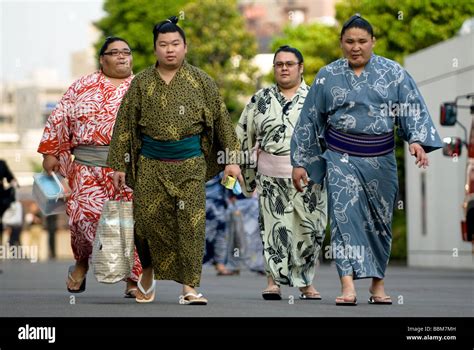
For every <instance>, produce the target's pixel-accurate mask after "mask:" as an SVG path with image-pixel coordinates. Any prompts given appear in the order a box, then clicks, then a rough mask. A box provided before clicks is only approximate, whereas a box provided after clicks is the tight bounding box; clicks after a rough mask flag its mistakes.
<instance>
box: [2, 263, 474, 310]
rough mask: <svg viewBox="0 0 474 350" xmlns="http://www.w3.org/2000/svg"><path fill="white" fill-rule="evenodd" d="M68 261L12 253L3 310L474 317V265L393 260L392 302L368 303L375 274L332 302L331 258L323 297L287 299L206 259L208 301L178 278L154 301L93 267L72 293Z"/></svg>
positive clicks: (321, 275)
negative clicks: (270, 297)
mask: <svg viewBox="0 0 474 350" xmlns="http://www.w3.org/2000/svg"><path fill="white" fill-rule="evenodd" d="M68 265H69V263H68V262H65V261H50V262H46V263H30V262H28V261H24V260H9V261H3V262H1V263H0V268H1V269H2V270H3V273H2V274H0V317H50V316H53V317H60V316H67V317H69V316H73V317H77V316H87V317H96V316H101V317H123V316H140V317H148V316H150V317H387V316H390V317H473V316H474V302H473V295H474V279H473V277H474V272H473V271H467V270H439V269H421V268H407V267H403V266H390V267H389V268H388V270H387V278H386V288H387V292H388V293H389V294H390V295H391V296H392V299H393V300H394V305H392V306H376V305H368V304H367V297H368V287H369V283H370V280H360V281H357V282H356V287H357V291H358V298H359V305H358V306H356V307H341V306H336V305H335V304H334V298H335V297H336V295H338V292H339V280H338V278H337V273H336V269H335V267H334V266H330V265H322V266H320V267H319V268H318V275H317V278H316V285H317V288H318V290H319V291H320V292H321V295H322V297H323V300H321V301H305V300H299V299H298V290H297V289H296V288H289V287H283V289H282V292H283V296H284V298H283V300H281V301H265V300H263V299H262V297H261V294H260V293H261V290H262V289H263V287H264V286H265V278H264V277H262V276H259V275H257V274H254V273H252V272H248V271H244V272H242V273H241V275H240V276H219V277H218V276H216V275H215V271H214V270H213V269H212V268H210V267H204V270H203V277H202V283H201V285H202V287H201V288H200V291H201V292H202V293H203V294H204V295H205V296H206V297H207V298H208V299H209V305H207V306H204V307H203V306H185V305H180V304H179V303H178V296H179V294H180V292H181V288H180V285H178V284H177V283H175V282H170V281H158V282H157V296H156V299H155V302H154V303H153V304H146V305H140V304H137V303H136V302H135V301H134V300H133V299H125V298H123V297H122V294H123V290H124V284H122V283H120V284H114V285H104V284H100V283H97V282H96V281H95V279H94V277H93V275H92V273H91V272H89V275H88V278H87V290H86V292H85V293H82V294H75V295H74V296H73V295H72V294H68V293H67V291H66V288H65V276H66V271H67V267H68Z"/></svg>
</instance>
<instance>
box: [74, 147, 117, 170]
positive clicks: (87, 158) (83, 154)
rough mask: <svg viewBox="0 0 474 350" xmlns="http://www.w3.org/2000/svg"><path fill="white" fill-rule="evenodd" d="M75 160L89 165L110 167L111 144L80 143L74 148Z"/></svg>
mask: <svg viewBox="0 0 474 350" xmlns="http://www.w3.org/2000/svg"><path fill="white" fill-rule="evenodd" d="M72 154H74V161H75V162H76V163H80V164H84V165H87V166H100V167H102V168H108V165H107V156H108V155H109V146H108V145H105V146H100V145H78V146H76V147H74V149H73V150H72Z"/></svg>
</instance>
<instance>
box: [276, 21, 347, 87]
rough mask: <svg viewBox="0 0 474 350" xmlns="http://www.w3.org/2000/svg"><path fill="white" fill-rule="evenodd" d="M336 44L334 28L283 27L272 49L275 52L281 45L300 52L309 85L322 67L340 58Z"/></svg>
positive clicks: (323, 26) (337, 36)
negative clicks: (281, 33)
mask: <svg viewBox="0 0 474 350" xmlns="http://www.w3.org/2000/svg"><path fill="white" fill-rule="evenodd" d="M338 42H339V34H338V31H337V28H336V27H330V26H327V25H324V24H320V23H311V24H302V25H299V26H296V27H292V26H287V27H285V28H284V30H283V35H282V36H281V37H279V38H276V39H275V40H274V41H273V42H272V49H273V52H275V51H276V50H277V48H278V47H280V46H282V45H290V46H292V47H295V48H297V49H298V50H300V51H301V53H302V54H303V59H304V72H303V75H304V79H305V81H306V83H307V84H311V83H312V82H313V79H314V77H315V76H316V73H317V72H318V71H319V70H320V69H321V68H322V67H323V66H325V65H326V64H328V63H330V62H332V61H334V60H336V59H338V58H339V57H340V56H341V49H340V48H339V44H338ZM272 79H273V73H272Z"/></svg>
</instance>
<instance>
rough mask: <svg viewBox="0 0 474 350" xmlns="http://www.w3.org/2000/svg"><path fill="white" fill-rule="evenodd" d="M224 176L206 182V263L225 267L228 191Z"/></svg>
mask: <svg viewBox="0 0 474 350" xmlns="http://www.w3.org/2000/svg"><path fill="white" fill-rule="evenodd" d="M221 180H222V174H219V175H217V176H215V177H213V178H212V179H211V180H209V181H208V182H206V249H205V254H204V261H203V263H206V262H207V261H212V262H213V263H215V264H223V265H225V264H226V262H227V246H228V244H227V239H228V237H227V236H228V232H229V230H228V223H227V222H228V220H229V213H228V207H229V203H228V197H229V194H228V190H227V189H226V188H225V187H224V186H223V185H222V184H221Z"/></svg>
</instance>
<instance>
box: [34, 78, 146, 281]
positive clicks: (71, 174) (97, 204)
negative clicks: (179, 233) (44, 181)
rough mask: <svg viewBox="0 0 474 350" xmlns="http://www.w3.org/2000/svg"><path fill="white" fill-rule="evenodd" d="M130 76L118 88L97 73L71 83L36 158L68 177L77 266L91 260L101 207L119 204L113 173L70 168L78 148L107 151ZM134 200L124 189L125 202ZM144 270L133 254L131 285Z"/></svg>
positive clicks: (106, 169)
mask: <svg viewBox="0 0 474 350" xmlns="http://www.w3.org/2000/svg"><path fill="white" fill-rule="evenodd" d="M132 79H133V75H132V76H130V77H129V78H127V79H126V80H124V81H123V82H122V84H120V86H118V87H116V86H115V85H114V84H112V83H111V82H110V81H109V80H108V79H107V77H106V76H105V75H104V74H103V73H102V72H100V71H98V72H95V73H93V74H90V75H86V76H84V77H82V78H80V79H78V80H77V81H75V82H74V83H73V84H72V85H71V87H70V88H69V89H68V90H67V91H66V93H65V94H64V96H63V97H62V99H61V101H60V102H59V103H58V105H57V106H56V108H55V109H54V110H53V112H52V113H51V115H50V116H49V118H48V120H47V122H46V127H45V129H44V133H43V137H42V139H41V142H40V145H39V147H38V152H39V153H42V154H50V155H54V156H56V157H58V158H59V161H60V173H61V175H63V176H65V177H67V179H68V180H69V185H70V187H71V190H72V194H71V196H70V198H69V200H68V202H67V209H66V212H67V214H68V215H69V227H70V230H71V245H72V251H73V253H74V258H75V259H76V261H80V260H85V259H89V258H90V256H91V254H92V244H93V241H94V237H95V234H96V229H97V224H98V223H99V218H100V214H101V212H102V207H103V205H104V202H105V201H106V200H108V199H118V198H121V195H120V193H117V192H116V191H115V189H114V186H113V181H112V176H113V170H112V169H111V168H102V167H94V166H87V165H84V164H79V163H77V162H73V161H72V159H71V151H72V149H73V148H74V147H76V146H78V145H99V146H103V145H108V144H109V143H110V140H111V138H112V132H113V128H114V124H115V118H116V116H117V112H118V109H119V107H120V103H121V101H122V98H123V96H124V95H125V93H126V92H127V90H128V88H129V86H130V82H131V81H132ZM131 198H132V190H131V189H130V188H128V187H126V188H125V196H124V200H127V199H131ZM141 271H142V268H141V264H140V260H139V258H138V255H137V253H136V251H135V263H134V266H133V270H132V274H131V276H130V279H131V280H133V281H138V276H139V275H140V274H141Z"/></svg>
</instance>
